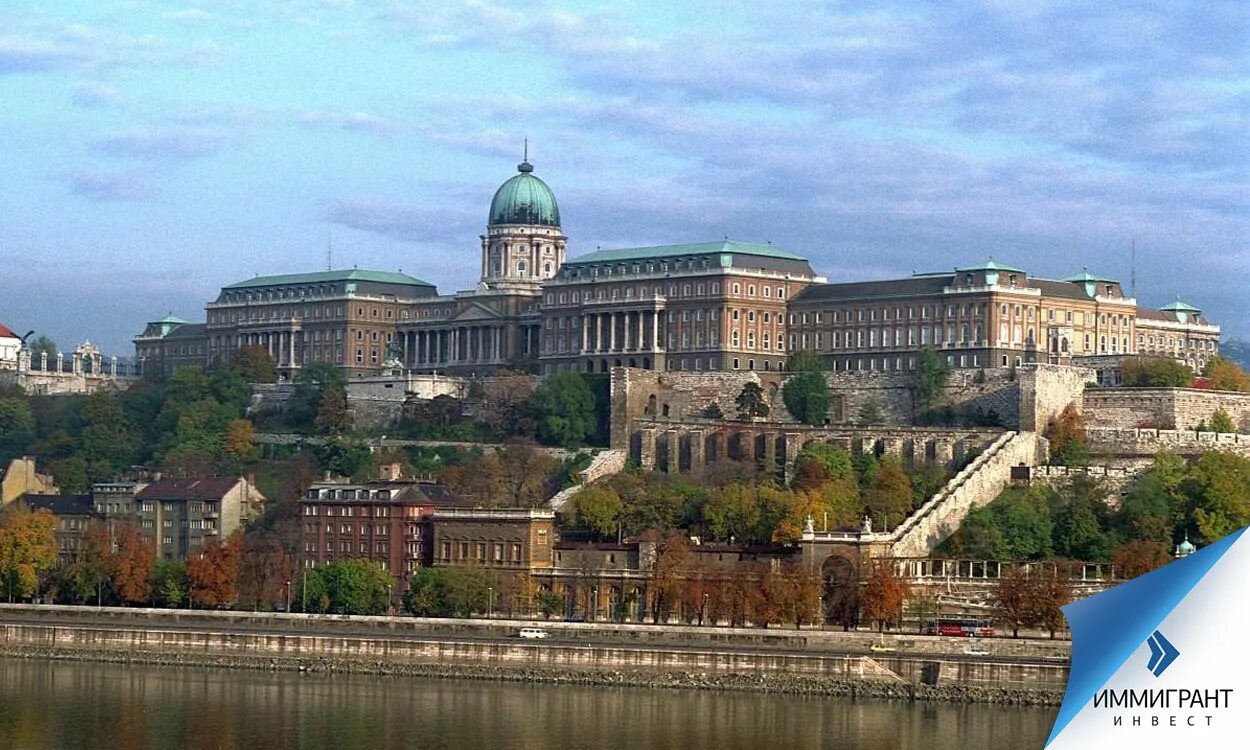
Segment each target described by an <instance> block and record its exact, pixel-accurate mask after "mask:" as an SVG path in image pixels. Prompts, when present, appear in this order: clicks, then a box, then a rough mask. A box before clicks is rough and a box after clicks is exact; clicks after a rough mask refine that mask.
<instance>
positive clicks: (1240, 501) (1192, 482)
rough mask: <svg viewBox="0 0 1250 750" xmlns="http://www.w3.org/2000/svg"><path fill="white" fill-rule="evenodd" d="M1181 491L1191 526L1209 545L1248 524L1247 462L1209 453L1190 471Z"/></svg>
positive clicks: (1249, 470)
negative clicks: (1186, 500) (1185, 497)
mask: <svg viewBox="0 0 1250 750" xmlns="http://www.w3.org/2000/svg"><path fill="white" fill-rule="evenodd" d="M1184 491H1185V493H1186V494H1187V495H1189V497H1190V501H1191V502H1192V504H1193V522H1194V526H1195V527H1196V528H1197V530H1198V533H1199V534H1200V535H1201V537H1202V539H1203V540H1204V541H1205V542H1207V543H1208V544H1210V543H1211V542H1214V541H1216V540H1218V539H1221V538H1223V537H1225V536H1227V535H1228V534H1231V533H1232V532H1234V531H1236V530H1237V529H1239V528H1241V527H1242V526H1245V525H1246V524H1250V459H1247V458H1244V457H1242V456H1238V455H1236V454H1234V453H1228V452H1223V451H1208V452H1206V453H1204V454H1202V456H1201V457H1200V458H1199V459H1198V461H1197V462H1196V463H1194V464H1193V466H1191V467H1190V470H1189V476H1188V478H1187V480H1186V481H1185V483H1184Z"/></svg>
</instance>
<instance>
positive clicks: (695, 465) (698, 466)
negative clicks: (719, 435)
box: [687, 430, 707, 476]
mask: <svg viewBox="0 0 1250 750" xmlns="http://www.w3.org/2000/svg"><path fill="white" fill-rule="evenodd" d="M687 434H688V435H689V436H690V473H691V474H694V475H695V476H699V475H700V474H702V473H703V469H704V466H705V465H706V463H707V457H706V456H704V455H703V453H704V448H705V446H704V444H703V430H691V431H690V432H689V433H687Z"/></svg>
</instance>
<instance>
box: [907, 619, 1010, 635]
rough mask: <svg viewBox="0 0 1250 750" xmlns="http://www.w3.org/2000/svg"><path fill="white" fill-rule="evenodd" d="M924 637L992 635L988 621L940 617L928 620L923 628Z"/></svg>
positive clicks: (992, 631) (992, 629)
mask: <svg viewBox="0 0 1250 750" xmlns="http://www.w3.org/2000/svg"><path fill="white" fill-rule="evenodd" d="M924 634H925V635H953V636H959V637H962V638H972V637H977V638H988V637H990V636H992V635H994V628H992V627H991V626H990V621H989V620H987V619H984V618H978V617H942V618H939V619H937V620H929V621H928V622H926V623H925V626H924Z"/></svg>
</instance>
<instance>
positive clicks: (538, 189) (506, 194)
mask: <svg viewBox="0 0 1250 750" xmlns="http://www.w3.org/2000/svg"><path fill="white" fill-rule="evenodd" d="M517 171H518V172H520V174H518V175H517V176H515V177H513V178H512V179H510V180H508V181H507V182H505V183H504V184H502V185H500V186H499V189H498V190H496V191H495V197H494V198H493V199H492V200H491V202H490V221H489V224H490V226H496V225H498V224H539V225H541V226H547V227H558V226H560V207H559V206H558V205H556V196H555V193H553V192H551V188H549V187H547V183H545V182H543V181H542V180H540V179H538V178H537V177H535V176H534V167H533V166H532V165H531V164H530V163H529V162H528V161H523V162H521V163H520V164H518V165H517Z"/></svg>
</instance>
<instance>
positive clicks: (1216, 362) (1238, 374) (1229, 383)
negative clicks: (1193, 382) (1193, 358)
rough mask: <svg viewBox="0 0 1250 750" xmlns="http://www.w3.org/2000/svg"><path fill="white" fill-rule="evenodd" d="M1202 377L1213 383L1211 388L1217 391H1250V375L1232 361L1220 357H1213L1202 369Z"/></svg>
mask: <svg viewBox="0 0 1250 750" xmlns="http://www.w3.org/2000/svg"><path fill="white" fill-rule="evenodd" d="M1202 375H1203V377H1205V378H1207V379H1208V380H1210V381H1211V387H1212V388H1213V389H1215V390H1217V391H1240V392H1242V393H1245V392H1247V391H1250V374H1247V373H1246V371H1245V370H1243V369H1241V367H1239V366H1238V365H1237V363H1236V362H1234V361H1232V360H1231V359H1226V358H1224V357H1221V356H1219V355H1216V356H1214V357H1212V358H1211V359H1209V360H1207V364H1206V366H1205V367H1203V368H1202Z"/></svg>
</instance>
